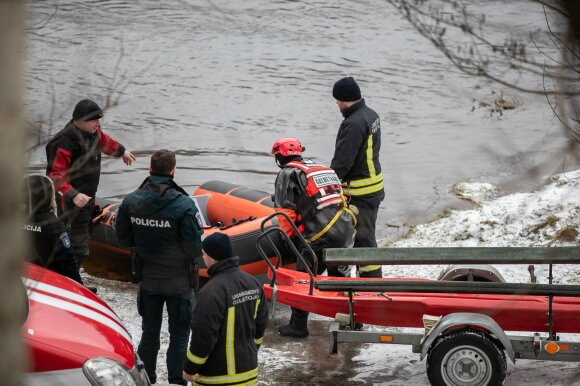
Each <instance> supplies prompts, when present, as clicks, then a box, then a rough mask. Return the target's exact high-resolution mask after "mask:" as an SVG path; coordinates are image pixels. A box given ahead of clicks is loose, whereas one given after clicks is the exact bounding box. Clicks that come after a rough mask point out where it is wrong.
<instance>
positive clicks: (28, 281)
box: [22, 264, 135, 371]
mask: <svg viewBox="0 0 580 386" xmlns="http://www.w3.org/2000/svg"><path fill="white" fill-rule="evenodd" d="M23 283H24V286H25V287H26V292H27V295H28V305H29V311H28V315H27V318H26V322H25V323H24V325H23V327H22V336H23V340H24V343H25V344H26V346H27V348H28V352H29V371H54V370H64V369H72V368H79V367H82V365H83V364H84V362H85V361H86V360H87V359H89V358H92V357H107V358H111V359H115V360H117V361H119V362H121V363H123V364H124V365H126V366H127V367H128V368H132V367H133V366H134V361H135V357H134V352H133V345H132V343H131V336H130V335H129V333H128V332H127V330H126V329H125V327H124V326H123V324H122V323H121V320H120V319H119V317H118V316H117V315H116V314H115V313H114V312H113V310H111V308H110V307H109V306H107V304H106V303H105V302H103V301H102V300H101V299H99V298H98V297H97V296H96V295H94V294H93V293H92V292H91V291H89V290H87V289H86V288H85V287H83V286H81V285H80V284H78V283H76V282H75V281H73V280H71V279H69V278H66V277H64V276H62V275H59V274H56V273H54V272H52V271H49V270H47V269H44V268H41V267H39V266H37V265H34V264H27V265H26V275H25V277H23Z"/></svg>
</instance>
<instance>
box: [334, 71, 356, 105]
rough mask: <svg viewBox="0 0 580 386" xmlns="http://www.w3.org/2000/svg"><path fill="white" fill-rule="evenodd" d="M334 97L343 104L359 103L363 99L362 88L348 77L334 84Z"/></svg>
mask: <svg viewBox="0 0 580 386" xmlns="http://www.w3.org/2000/svg"><path fill="white" fill-rule="evenodd" d="M332 96H333V97H334V99H336V100H339V101H342V102H352V101H358V100H359V99H361V94H360V87H359V86H358V84H357V83H356V81H355V80H354V79H353V78H352V77H351V76H347V77H345V78H342V79H340V80H338V81H337V82H336V83H335V84H334V87H333V88H332Z"/></svg>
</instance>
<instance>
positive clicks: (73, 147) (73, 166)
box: [46, 121, 125, 202]
mask: <svg viewBox="0 0 580 386" xmlns="http://www.w3.org/2000/svg"><path fill="white" fill-rule="evenodd" d="M101 152H102V153H105V154H107V155H111V156H114V157H120V156H122V155H123V154H124V153H125V147H124V146H123V145H121V144H119V143H118V142H117V141H115V140H114V139H112V138H111V137H109V136H108V135H106V134H105V133H103V132H102V131H101V129H100V128H98V129H97V131H96V132H94V133H87V132H85V131H82V130H81V129H79V128H78V127H76V126H75V124H74V122H73V121H70V122H69V123H68V124H67V125H66V126H65V128H64V129H62V130H61V131H59V132H58V133H57V134H56V135H55V136H54V138H53V139H52V140H50V142H49V143H48V144H47V145H46V159H47V161H48V164H47V167H46V175H47V176H48V177H50V179H51V180H52V181H53V182H54V190H55V192H56V193H57V194H58V195H59V196H60V197H62V198H64V199H66V200H67V201H69V202H70V201H72V199H73V198H74V197H75V196H76V195H77V194H79V193H84V194H86V195H87V196H90V197H94V196H95V193H96V192H97V187H98V186H99V178H100V175H101Z"/></svg>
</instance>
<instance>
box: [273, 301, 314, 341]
mask: <svg viewBox="0 0 580 386" xmlns="http://www.w3.org/2000/svg"><path fill="white" fill-rule="evenodd" d="M307 324H308V312H305V311H301V310H298V309H296V308H292V316H291V317H290V322H289V323H288V324H287V325H285V326H282V327H279V328H278V335H280V336H289V337H292V338H306V337H307V336H308V327H307V326H306V325H307Z"/></svg>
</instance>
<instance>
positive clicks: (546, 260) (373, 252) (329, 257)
mask: <svg viewBox="0 0 580 386" xmlns="http://www.w3.org/2000/svg"><path fill="white" fill-rule="evenodd" d="M323 260H324V263H325V264H326V265H348V264H356V265H413V264H417V265H420V264H425V265H427V264H580V247H438V248H349V249H345V248H328V249H325V250H324V255H323Z"/></svg>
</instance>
